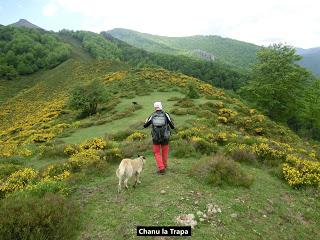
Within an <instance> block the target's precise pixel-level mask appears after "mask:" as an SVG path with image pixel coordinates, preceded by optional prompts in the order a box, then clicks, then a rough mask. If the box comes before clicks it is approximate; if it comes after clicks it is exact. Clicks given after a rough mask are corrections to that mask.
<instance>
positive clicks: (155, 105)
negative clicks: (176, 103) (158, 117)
mask: <svg viewBox="0 0 320 240" xmlns="http://www.w3.org/2000/svg"><path fill="white" fill-rule="evenodd" d="M153 106H154V108H155V109H156V110H162V104H161V102H155V103H154V104H153Z"/></svg>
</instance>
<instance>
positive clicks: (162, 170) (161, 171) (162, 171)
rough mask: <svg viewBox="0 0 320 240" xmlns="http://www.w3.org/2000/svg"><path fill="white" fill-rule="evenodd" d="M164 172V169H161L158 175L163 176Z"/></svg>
mask: <svg viewBox="0 0 320 240" xmlns="http://www.w3.org/2000/svg"><path fill="white" fill-rule="evenodd" d="M165 172H166V169H161V170H159V171H158V174H161V175H163V174H165Z"/></svg>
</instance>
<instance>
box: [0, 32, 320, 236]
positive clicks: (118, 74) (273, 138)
mask: <svg viewBox="0 0 320 240" xmlns="http://www.w3.org/2000/svg"><path fill="white" fill-rule="evenodd" d="M80 35H81V34H80ZM81 37H82V38H80V37H78V36H73V35H70V34H63V33H61V34H60V35H59V38H60V40H61V41H63V42H64V43H65V44H68V46H69V47H70V49H71V54H70V59H68V60H66V61H64V62H63V63H61V64H60V65H58V66H56V67H54V68H52V69H50V70H42V71H39V72H36V73H34V74H31V75H28V76H21V77H20V78H18V79H15V80H14V81H7V80H1V81H0V89H1V91H0V235H1V237H2V239H4V240H6V239H28V238H33V239H136V238H137V237H136V226H138V225H148V226H152V225H171V226H172V225H177V224H178V223H177V222H176V218H177V217H178V216H179V215H181V214H194V215H195V218H196V220H197V223H198V224H197V226H195V228H194V229H193V230H192V239H239V236H240V238H242V237H243V238H244V239H257V238H262V239H264V238H267V239H269V238H270V239H292V238H294V239H317V238H319V237H320V231H319V228H318V226H319V224H320V213H319V211H315V209H318V208H319V207H320V201H319V194H320V192H319V184H320V162H319V155H320V149H319V145H318V144H315V143H312V144H311V143H309V142H307V141H305V140H303V139H301V138H299V137H298V136H297V135H296V134H294V133H293V132H292V131H290V130H289V129H288V128H286V127H284V126H282V125H280V124H277V123H275V122H273V121H271V120H270V119H269V118H268V117H266V116H264V115H263V114H261V113H260V112H259V111H257V110H256V109H251V108H250V107H249V106H248V105H246V104H245V103H244V102H242V101H241V100H240V99H238V98H236V96H234V95H231V94H228V93H227V92H225V91H223V90H221V89H218V88H216V87H213V86H212V85H211V84H208V83H205V82H203V81H201V80H199V79H197V78H194V77H190V76H187V75H185V74H183V73H179V72H173V71H169V70H166V69H164V68H160V67H159V65H156V66H153V67H152V66H150V65H148V66H147V67H146V65H142V66H138V65H136V64H133V63H134V60H131V61H132V62H131V61H129V56H132V55H130V54H129V53H132V51H133V50H132V49H131V48H129V47H128V46H127V47H128V49H127V50H126V51H128V52H126V53H127V54H128V55H126V56H127V57H128V60H127V61H126V62H123V61H121V60H122V58H123V57H124V56H125V55H123V53H124V52H125V51H124V49H123V48H119V45H118V44H120V43H116V42H112V41H110V42H107V41H104V38H100V37H101V36H100V35H95V36H93V35H90V36H88V35H86V36H84V35H81ZM85 42H86V44H84V43H85ZM92 43H93V44H92ZM91 46H95V47H94V48H91ZM130 49H131V50H130ZM113 50H114V51H113ZM105 51H109V54H112V55H109V56H108V57H110V56H111V57H110V58H111V59H105V58H106V57H101V59H99V58H100V57H99V56H105V55H104V54H105ZM133 52H134V51H133ZM136 53H138V52H136ZM100 54H101V55H100ZM139 54H140V53H139ZM93 56H94V57H93ZM116 56H117V57H116ZM138 56H140V55H138ZM146 56H152V55H146ZM164 56H165V55H163V57H164ZM153 60H154V59H153ZM131 63H132V64H133V65H134V66H133V65H130V64H131ZM94 81H99V82H100V83H102V84H103V87H104V88H105V90H106V91H107V93H108V100H107V101H104V102H103V103H101V104H99V106H98V113H97V114H95V115H92V116H89V117H85V118H83V117H80V115H79V111H77V110H75V109H73V108H71V107H70V105H69V99H70V96H71V95H72V92H73V90H74V89H75V87H77V86H79V85H83V86H86V85H88V84H90V83H92V82H94ZM191 89H192V90H194V91H196V93H197V95H198V96H197V97H194V95H192V94H190V91H191ZM154 101H162V103H163V106H164V109H165V110H166V111H168V112H169V113H170V114H171V116H172V118H173V120H174V122H175V125H176V127H177V128H176V130H175V131H173V132H172V137H171V142H170V150H169V152H170V154H169V168H168V171H167V172H166V174H165V175H157V173H156V166H155V161H154V159H153V155H152V146H151V142H150V129H143V128H142V124H143V122H144V120H145V119H146V118H147V117H148V115H149V114H150V113H151V112H152V111H153V102H154ZM138 154H143V155H145V156H146V158H147V161H146V166H145V168H144V171H143V173H142V176H141V181H142V183H141V184H140V185H138V186H137V187H136V188H135V189H134V188H132V187H131V186H132V181H133V180H131V181H130V188H129V189H128V190H124V191H123V192H121V193H120V194H117V183H118V180H117V178H116V175H115V171H116V169H117V167H118V165H119V162H120V160H121V159H122V158H125V157H130V158H134V157H135V156H137V155H138ZM210 206H212V207H214V209H215V211H214V212H212V211H211V212H210V211H208V208H210ZM212 207H211V208H212ZM218 209H219V210H218ZM198 211H201V212H203V213H206V216H204V215H203V214H202V215H201V214H199V213H198ZM197 213H198V214H197ZM275 228H276V229H278V231H274V229H275Z"/></svg>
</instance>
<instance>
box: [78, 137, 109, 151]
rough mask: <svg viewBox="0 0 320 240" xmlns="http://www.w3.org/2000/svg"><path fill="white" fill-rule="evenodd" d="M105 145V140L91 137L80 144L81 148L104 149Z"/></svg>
mask: <svg viewBox="0 0 320 240" xmlns="http://www.w3.org/2000/svg"><path fill="white" fill-rule="evenodd" d="M106 147H107V142H106V141H105V140H104V139H103V138H93V139H89V140H87V141H85V142H84V143H81V144H80V148H81V149H95V150H104V149H105V148H106Z"/></svg>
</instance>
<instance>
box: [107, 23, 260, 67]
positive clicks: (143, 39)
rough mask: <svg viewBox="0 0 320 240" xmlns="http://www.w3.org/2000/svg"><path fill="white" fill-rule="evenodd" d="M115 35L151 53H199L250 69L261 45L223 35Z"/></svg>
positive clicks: (116, 32) (129, 32)
mask: <svg viewBox="0 0 320 240" xmlns="http://www.w3.org/2000/svg"><path fill="white" fill-rule="evenodd" d="M108 33H109V34H111V35H112V36H114V37H116V38H118V39H120V40H122V41H125V42H127V43H129V44H130V45H133V46H136V47H138V48H142V49H145V50H147V51H149V52H157V53H166V54H174V55H186V56H192V57H196V58H201V55H199V50H201V51H204V52H206V53H209V54H212V55H213V56H214V59H216V60H220V61H222V62H225V63H227V64H230V65H234V66H237V67H244V68H248V67H249V66H250V64H253V63H254V62H255V56H256V52H257V51H258V50H259V46H256V45H254V44H250V43H246V42H241V41H237V40H233V39H230V38H222V37H220V36H200V35H199V36H191V37H164V36H157V35H151V34H146V33H140V32H136V31H132V30H128V29H121V28H116V29H113V30H110V31H108Z"/></svg>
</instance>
